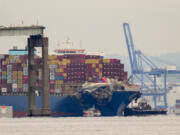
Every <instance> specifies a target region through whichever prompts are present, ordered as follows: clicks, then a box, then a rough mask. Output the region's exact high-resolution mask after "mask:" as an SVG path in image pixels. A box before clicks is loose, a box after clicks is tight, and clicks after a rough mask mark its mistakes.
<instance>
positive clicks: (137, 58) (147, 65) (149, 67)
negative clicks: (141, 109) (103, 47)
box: [123, 23, 180, 109]
mask: <svg viewBox="0 0 180 135" xmlns="http://www.w3.org/2000/svg"><path fill="white" fill-rule="evenodd" d="M123 29H124V35H125V39H126V44H127V49H128V54H129V61H130V66H131V75H130V78H131V79H132V80H135V79H136V80H137V81H139V82H140V84H141V90H140V91H141V93H142V96H143V97H145V96H149V97H152V98H153V102H154V108H156V109H164V108H167V98H166V94H167V90H168V89H167V75H168V74H180V71H178V70H168V69H166V68H158V67H157V65H155V64H154V63H153V62H152V61H151V60H150V59H149V58H148V57H146V56H145V55H144V54H143V53H142V52H141V51H140V50H135V47H134V43H133V38H132V35H131V30H130V26H129V24H128V23H124V24H123ZM159 77H161V78H162V80H163V83H162V84H161V85H159V84H158V81H157V78H159ZM158 99H159V100H160V99H162V100H163V101H162V102H161V104H159V103H158Z"/></svg>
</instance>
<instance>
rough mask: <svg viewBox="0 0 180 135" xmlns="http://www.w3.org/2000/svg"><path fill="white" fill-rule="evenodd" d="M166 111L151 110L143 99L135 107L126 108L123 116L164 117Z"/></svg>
mask: <svg viewBox="0 0 180 135" xmlns="http://www.w3.org/2000/svg"><path fill="white" fill-rule="evenodd" d="M166 114H167V110H166V109H158V110H157V109H152V107H151V106H150V105H149V104H148V103H147V101H146V100H145V99H142V100H141V101H140V102H139V103H138V105H137V106H136V107H133V108H129V107H128V108H126V109H125V110H124V115H125V116H149V115H166Z"/></svg>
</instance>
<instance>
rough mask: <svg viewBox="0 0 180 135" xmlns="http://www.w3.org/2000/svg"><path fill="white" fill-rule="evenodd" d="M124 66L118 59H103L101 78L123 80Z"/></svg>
mask: <svg viewBox="0 0 180 135" xmlns="http://www.w3.org/2000/svg"><path fill="white" fill-rule="evenodd" d="M125 75H126V73H125V72H124V65H123V64H121V63H120V60H118V59H103V76H104V77H107V78H115V79H118V80H119V81H123V80H124V79H125Z"/></svg>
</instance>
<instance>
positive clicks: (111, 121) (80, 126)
mask: <svg viewBox="0 0 180 135" xmlns="http://www.w3.org/2000/svg"><path fill="white" fill-rule="evenodd" d="M0 135H180V117H179V116H175V115H168V116H148V117H61V118H1V119H0Z"/></svg>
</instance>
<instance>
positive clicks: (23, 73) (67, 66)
mask: <svg viewBox="0 0 180 135" xmlns="http://www.w3.org/2000/svg"><path fill="white" fill-rule="evenodd" d="M27 58H28V57H27V55H0V90H1V92H27V91H28V67H27V66H28V65H27ZM40 63H41V58H39V57H38V56H36V57H35V64H40ZM48 64H49V71H50V74H49V81H50V82H49V83H50V92H51V93H61V92H66V91H67V89H68V90H70V89H72V87H71V86H72V85H74V86H76V84H78V85H81V84H82V83H84V82H85V81H89V82H99V80H100V79H101V78H102V77H107V78H116V79H118V80H119V81H123V80H127V72H125V71H124V65H123V64H121V63H120V60H118V59H103V58H102V57H100V56H94V55H84V54H68V55H58V56H57V55H51V56H49V61H48ZM41 82H42V71H41V70H38V71H37V72H36V85H37V86H40V85H41ZM75 88H76V89H77V87H75Z"/></svg>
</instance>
